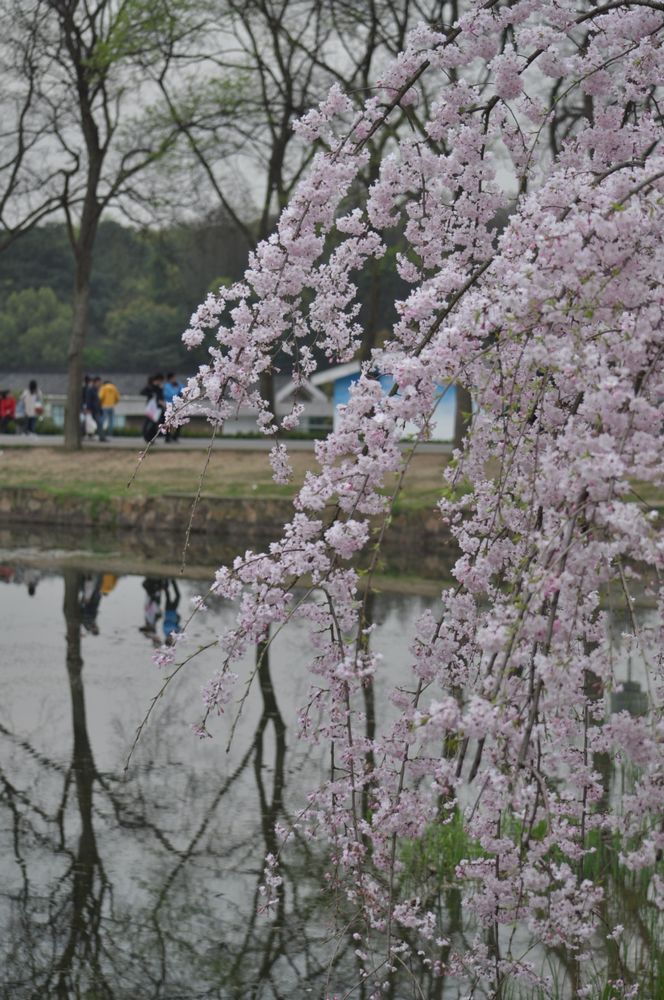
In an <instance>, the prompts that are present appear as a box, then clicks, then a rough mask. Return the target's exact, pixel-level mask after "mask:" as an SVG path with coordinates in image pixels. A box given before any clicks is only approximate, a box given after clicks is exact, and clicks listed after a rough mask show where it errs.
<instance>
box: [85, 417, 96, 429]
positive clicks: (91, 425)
mask: <svg viewBox="0 0 664 1000" xmlns="http://www.w3.org/2000/svg"><path fill="white" fill-rule="evenodd" d="M85 433H86V434H96V433H97V421H96V420H95V419H94V417H93V416H92V414H91V413H86V414H85Z"/></svg>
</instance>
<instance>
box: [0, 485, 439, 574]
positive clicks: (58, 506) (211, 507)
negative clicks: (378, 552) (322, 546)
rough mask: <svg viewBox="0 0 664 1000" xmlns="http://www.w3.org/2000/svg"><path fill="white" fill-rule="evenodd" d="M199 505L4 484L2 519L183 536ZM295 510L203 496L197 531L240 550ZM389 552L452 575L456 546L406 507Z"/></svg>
mask: <svg viewBox="0 0 664 1000" xmlns="http://www.w3.org/2000/svg"><path fill="white" fill-rule="evenodd" d="M191 508H192V497H191V496H189V495H187V496H184V495H173V494H168V495H164V496H152V497H148V496H140V495H138V494H137V495H134V496H127V497H103V498H96V497H94V496H93V497H89V496H78V495H75V494H67V493H57V494H54V493H49V492H47V491H45V490H36V489H25V488H16V489H12V488H5V489H2V488H0V522H1V523H2V524H6V525H8V524H17V525H19V524H20V525H25V526H30V525H34V526H37V525H42V526H51V527H57V526H61V527H62V528H67V529H70V530H71V529H77V528H78V529H84V528H85V529H97V530H100V531H120V532H125V531H133V532H137V533H139V534H140V535H143V536H144V535H155V534H162V533H164V534H165V535H170V536H171V537H177V538H180V537H181V535H182V533H183V531H184V529H185V528H186V525H187V524H188V522H189V518H190V516H191ZM292 515H293V506H292V504H291V502H290V501H289V500H286V499H284V500H277V499H275V500H269V499H263V498H256V499H254V498H246V499H243V498H238V499H221V498H219V497H210V496H203V497H201V499H200V501H199V503H198V505H197V507H196V511H195V514H194V519H193V523H192V534H193V535H196V536H197V538H198V539H199V540H202V539H203V538H205V539H209V540H210V542H213V541H214V543H215V544H218V543H221V544H222V545H224V546H229V548H233V549H234V551H235V553H236V554H237V553H240V552H244V550H245V549H246V548H248V547H251V548H256V547H263V546H264V545H267V544H269V542H271V541H274V540H275V539H276V538H278V537H279V534H280V532H281V528H282V526H283V525H284V523H285V522H286V521H288V520H290V518H291V517H292ZM323 517H324V514H323ZM382 557H383V560H384V561H385V563H386V564H387V565H386V568H388V569H389V571H390V572H393V573H406V574H409V575H416V576H421V577H425V578H440V577H441V576H445V577H447V576H449V569H450V568H451V566H452V564H453V562H454V560H455V559H456V549H455V546H454V542H453V540H452V539H451V538H450V535H449V531H448V530H447V528H446V527H445V525H443V524H442V522H441V519H440V516H439V515H438V514H437V512H436V511H435V510H433V509H432V510H426V509H416V510H408V509H404V510H398V511H396V512H395V514H394V516H393V518H392V523H391V525H390V527H389V530H388V531H387V532H386V534H385V539H384V543H383V551H382Z"/></svg>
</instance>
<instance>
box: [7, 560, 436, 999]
mask: <svg viewBox="0 0 664 1000" xmlns="http://www.w3.org/2000/svg"><path fill="white" fill-rule="evenodd" d="M2 563H3V564H2V566H1V567H0V576H2V579H3V581H4V582H3V583H2V584H0V608H1V614H2V633H3V637H2V679H3V697H2V701H1V704H0V846H1V854H0V877H1V879H0V970H1V971H0V983H1V986H0V990H1V991H2V992H0V995H1V996H2V997H6V998H7V1000H9V998H11V1000H23V998H50V997H58V998H60V997H62V998H67V1000H69V998H70V997H71V998H74V997H76V998H78V997H86V998H97V997H108V998H117V1000H120V998H122V1000H125V998H126V1000H129V998H131V1000H137V998H152V997H154V998H157V997H158V998H163V1000H175V998H183V1000H185V998H186V1000H194V998H199V997H200V998H203V997H206V998H208V997H209V998H213V997H215V998H216V997H219V998H231V997H232V998H235V997H238V998H240V997H296V996H309V995H313V996H317V997H318V996H322V995H324V993H325V980H326V977H327V975H328V967H329V960H330V954H331V951H333V949H332V948H331V947H330V940H331V938H333V937H334V927H333V922H332V918H331V917H330V915H329V914H327V913H326V911H325V909H324V907H323V906H321V898H320V885H321V883H322V874H323V860H322V859H321V858H319V857H317V856H315V853H313V852H312V849H311V847H310V846H308V845H306V844H300V845H298V848H297V850H295V851H294V852H292V855H291V858H290V859H289V864H288V866H287V867H286V871H285V877H286V892H285V907H284V911H283V914H282V918H281V919H280V920H278V921H277V922H276V923H274V922H272V921H269V920H267V919H266V918H264V917H261V916H257V913H256V911H257V908H258V901H259V899H258V885H259V884H260V883H261V881H262V878H263V876H262V869H263V859H264V857H265V854H266V853H267V852H268V851H270V850H273V849H274V835H273V833H272V829H273V826H274V823H275V821H280V822H282V823H288V819H289V817H290V818H292V817H293V816H294V815H295V814H296V812H297V810H298V809H299V808H301V806H302V804H303V802H304V795H305V792H306V789H307V788H310V787H312V786H313V785H316V784H318V783H319V782H320V781H321V779H322V778H323V777H324V776H325V772H326V769H327V768H328V766H329V750H328V751H326V750H325V748H318V749H312V748H311V747H304V746H302V745H301V744H299V743H297V742H296V740H295V728H296V715H297V707H298V706H299V705H301V704H302V703H303V702H304V701H306V692H307V690H308V684H309V681H308V678H307V673H306V670H305V665H304V660H303V656H304V653H303V650H304V647H305V645H306V644H305V642H304V635H303V634H299V632H298V628H297V626H296V627H295V628H294V629H292V630H291V631H290V633H288V634H283V635H282V636H279V637H278V638H277V640H276V641H275V643H274V645H273V647H272V649H271V652H270V658H269V662H266V663H265V664H264V666H263V668H262V669H261V671H260V673H259V676H258V678H257V683H256V684H255V686H254V688H253V689H252V691H251V693H250V695H249V698H248V700H247V702H246V705H245V707H244V710H243V715H242V719H241V723H240V725H239V726H238V727H237V730H236V733H235V736H234V739H233V741H232V744H231V746H230V750H228V752H227V750H226V743H227V738H228V735H229V729H230V717H226V716H225V717H223V718H222V719H220V720H219V721H218V722H217V723H216V724H215V725H214V726H212V727H211V728H212V731H213V732H214V734H215V738H214V739H212V740H205V741H203V742H201V741H199V740H198V739H196V737H195V736H194V735H193V733H192V731H191V723H192V722H195V721H196V720H197V719H198V718H199V716H200V713H201V702H200V689H201V686H202V684H203V683H204V682H205V681H206V680H207V679H208V678H209V676H210V675H211V674H212V673H213V671H214V669H215V668H216V666H217V665H218V660H219V654H218V653H217V652H216V651H215V650H209V651H207V652H206V653H204V654H202V655H201V656H200V657H198V658H197V659H196V660H194V661H192V663H191V664H190V665H189V666H188V667H187V668H186V670H185V671H183V672H182V673H181V675H180V676H179V677H178V678H177V681H176V682H174V683H173V685H172V686H171V687H170V688H169V691H168V695H167V697H166V698H164V699H163V700H162V701H161V702H160V703H159V705H158V706H157V708H156V709H155V712H154V714H153V717H152V718H151V720H150V725H149V726H148V727H147V729H146V731H145V733H144V735H143V737H142V739H141V741H140V743H139V745H138V747H137V749H136V751H135V754H134V756H133V758H132V761H131V764H130V767H129V770H128V772H127V773H126V774H125V773H124V771H123V768H124V765H125V761H126V758H127V753H128V750H129V747H130V745H131V743H132V740H133V736H134V733H135V730H136V728H137V726H138V725H139V723H140V722H141V720H142V718H143V717H144V715H145V713H146V711H147V709H148V706H149V703H150V700H151V698H152V697H153V695H154V694H155V693H156V691H157V689H158V687H159V685H160V681H161V677H160V674H159V671H158V669H157V668H156V667H155V666H154V665H153V664H152V662H151V654H152V648H153V645H154V644H155V643H156V642H158V641H159V642H161V641H163V635H164V629H165V628H166V630H168V629H169V628H170V627H172V625H173V623H174V620H175V618H177V617H178V616H179V617H180V618H181V619H183V618H185V617H186V616H187V614H188V611H189V609H190V607H191V598H192V596H194V595H195V594H198V593H200V592H201V589H202V584H201V583H200V582H197V581H192V580H187V579H186V578H185V579H181V578H180V579H177V580H174V579H172V578H159V577H152V576H143V575H140V576H139V575H132V574H125V575H115V574H110V573H104V572H103V571H102V570H103V564H101V565H99V568H98V569H96V570H94V571H93V570H91V569H90V567H89V566H87V567H86V568H85V570H82V569H77V568H76V567H73V566H68V567H67V568H66V569H64V570H61V571H54V570H53V569H44V568H40V566H39V560H38V559H35V557H34V554H32V556H31V558H30V560H29V564H25V563H22V557H21V552H20V551H19V552H18V553H15V554H14V555H12V551H11V550H5V551H4V552H3V555H2ZM176 588H177V590H178V591H179V602H178V600H177V596H176ZM157 602H158V603H159V606H160V610H159V612H158V614H159V617H155V611H156V605H157ZM167 602H168V605H170V607H167ZM428 603H429V601H428V600H427V599H426V598H423V597H419V596H416V595H410V596H405V595H400V594H393V593H389V594H382V595H378V596H377V598H376V606H375V615H376V619H377V620H378V621H381V622H382V623H383V626H384V627H383V629H381V633H382V642H383V643H384V644H385V645H386V648H389V649H390V651H391V657H390V660H391V662H393V663H398V662H399V661H400V660H401V659H402V658H403V654H405V653H406V638H405V637H406V635H407V633H408V625H409V624H410V622H411V621H412V620H413V618H414V617H415V615H417V614H419V613H420V612H421V611H422V610H423V608H424V607H425V606H427V605H428ZM231 615H232V612H231V609H230V608H229V607H228V606H227V605H226V604H224V603H223V602H218V603H215V604H212V605H211V607H210V609H209V611H208V612H207V613H206V614H205V615H202V616H199V617H197V619H196V620H195V623H194V625H193V629H192V635H191V639H190V641H189V645H188V649H189V648H192V649H193V648H195V647H196V646H197V645H198V644H201V645H204V644H206V643H208V642H210V641H211V640H212V639H214V638H215V637H216V635H217V634H218V633H219V631H221V630H222V629H223V627H224V626H226V625H228V624H230V622H231ZM252 666H253V664H252V663H250V662H248V663H247V667H248V668H249V670H248V671H247V672H250V669H251V667H252ZM349 947H350V946H349ZM351 954H352V951H351ZM346 961H348V964H349V967H348V970H347V971H342V969H341V968H340V966H342V965H343V964H344V963H345V962H346ZM335 965H336V966H337V968H336V971H335V980H336V981H337V983H338V982H339V979H341V981H342V982H347V983H350V982H353V981H354V979H355V977H356V975H357V971H356V968H355V965H354V961H353V962H351V961H350V959H348V957H347V955H346V953H345V950H344V949H341V951H340V952H338V953H337V956H336V960H335Z"/></svg>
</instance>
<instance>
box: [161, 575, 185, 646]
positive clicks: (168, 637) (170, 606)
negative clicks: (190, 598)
mask: <svg viewBox="0 0 664 1000" xmlns="http://www.w3.org/2000/svg"><path fill="white" fill-rule="evenodd" d="M163 586H164V598H165V601H166V604H165V607H164V623H163V624H164V641H165V642H166V645H167V646H172V645H173V643H174V642H175V636H176V635H177V633H178V632H181V631H182V626H181V625H180V615H179V614H178V605H179V603H180V590H179V587H178V585H177V583H176V582H175V580H172V579H171V580H164V582H163ZM171 587H172V588H173V596H172V597H171V592H170V588H171Z"/></svg>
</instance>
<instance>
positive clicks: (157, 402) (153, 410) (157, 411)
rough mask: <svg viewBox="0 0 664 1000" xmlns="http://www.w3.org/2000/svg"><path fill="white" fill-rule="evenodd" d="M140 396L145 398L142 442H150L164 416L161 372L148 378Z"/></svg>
mask: <svg viewBox="0 0 664 1000" xmlns="http://www.w3.org/2000/svg"><path fill="white" fill-rule="evenodd" d="M141 396H145V419H144V420H143V440H144V441H147V442H150V441H152V439H153V438H154V437H155V435H156V433H157V431H158V429H159V424H160V423H161V421H162V417H163V416H164V376H163V375H162V374H161V372H158V373H157V374H156V375H151V376H150V377H149V378H148V380H147V382H146V384H145V385H144V386H143V388H142V389H141Z"/></svg>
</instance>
